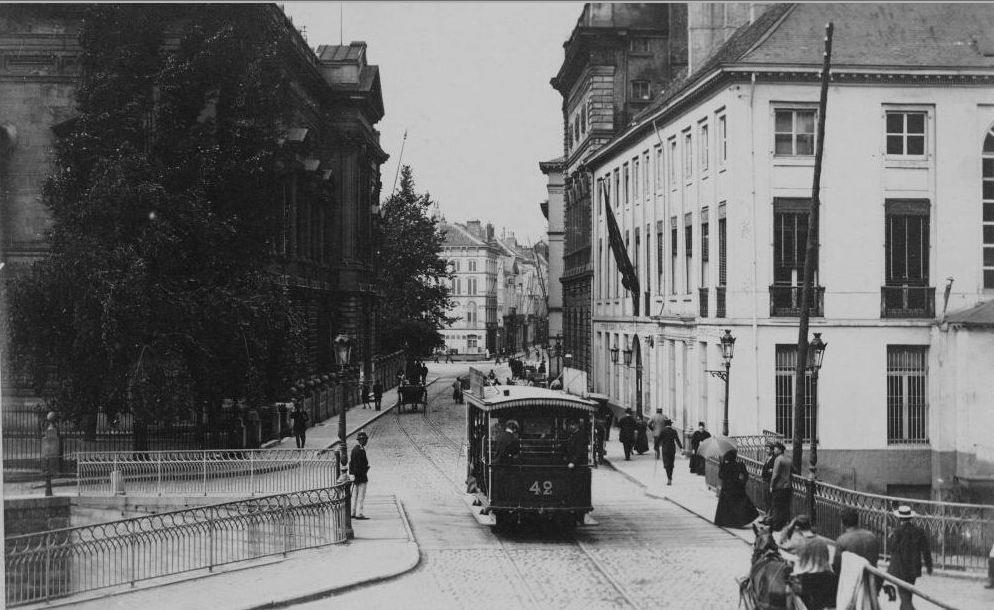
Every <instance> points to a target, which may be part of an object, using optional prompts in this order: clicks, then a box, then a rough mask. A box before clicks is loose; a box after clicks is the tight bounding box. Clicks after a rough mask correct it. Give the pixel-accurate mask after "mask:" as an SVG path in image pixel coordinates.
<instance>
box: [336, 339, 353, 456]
mask: <svg viewBox="0 0 994 610" xmlns="http://www.w3.org/2000/svg"><path fill="white" fill-rule="evenodd" d="M332 345H333V346H334V349H335V358H336V359H337V360H338V366H340V367H341V375H342V382H343V383H345V382H346V380H345V375H346V372H347V371H348V368H349V360H350V359H351V357H352V339H350V338H349V337H348V336H347V335H338V336H337V337H335V339H334V340H333V341H332ZM348 402H349V401H348V399H347V398H343V400H342V410H341V412H340V413H339V414H338V442H339V443H340V444H341V447H342V463H343V464H344V463H347V462H348V456H349V452H348V447H347V446H346V444H345V437H346V434H347V433H346V428H345V423H346V422H345V414H346V412H348V410H349V405H348Z"/></svg>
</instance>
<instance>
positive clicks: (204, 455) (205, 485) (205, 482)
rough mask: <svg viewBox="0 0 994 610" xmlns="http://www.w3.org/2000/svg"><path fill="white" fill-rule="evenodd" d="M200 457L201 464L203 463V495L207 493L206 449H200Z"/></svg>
mask: <svg viewBox="0 0 994 610" xmlns="http://www.w3.org/2000/svg"><path fill="white" fill-rule="evenodd" d="M200 457H201V460H202V461H203V465H204V478H203V483H204V495H205V496H206V495H207V452H206V451H201V452H200Z"/></svg>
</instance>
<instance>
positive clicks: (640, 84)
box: [632, 80, 649, 100]
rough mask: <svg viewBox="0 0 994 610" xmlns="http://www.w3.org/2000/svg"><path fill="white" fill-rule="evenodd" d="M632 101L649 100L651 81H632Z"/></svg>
mask: <svg viewBox="0 0 994 610" xmlns="http://www.w3.org/2000/svg"><path fill="white" fill-rule="evenodd" d="M632 99H633V100H647V99H649V81H647V80H633V81H632Z"/></svg>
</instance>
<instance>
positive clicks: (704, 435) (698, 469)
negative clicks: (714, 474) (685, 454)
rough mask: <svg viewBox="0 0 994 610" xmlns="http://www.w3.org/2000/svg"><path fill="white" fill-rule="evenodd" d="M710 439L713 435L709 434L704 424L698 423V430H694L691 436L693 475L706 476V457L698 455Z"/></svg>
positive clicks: (691, 469)
mask: <svg viewBox="0 0 994 610" xmlns="http://www.w3.org/2000/svg"><path fill="white" fill-rule="evenodd" d="M709 438H711V433H710V432H708V430H707V427H706V426H705V425H704V422H702V421H699V422H697V430H694V433H693V434H692V435H690V449H691V451H693V453H692V454H690V472H691V474H699V475H703V474H704V456H703V455H700V454H699V453H697V450H698V449H699V448H700V446H701V443H703V442H704V441H705V440H707V439H709Z"/></svg>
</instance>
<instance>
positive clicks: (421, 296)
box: [378, 165, 455, 356]
mask: <svg viewBox="0 0 994 610" xmlns="http://www.w3.org/2000/svg"><path fill="white" fill-rule="evenodd" d="M434 205H435V204H434V202H433V201H432V199H431V195H430V194H429V193H423V194H419V193H417V192H416V191H415V190H414V172H413V171H412V170H411V167H410V166H409V165H405V166H404V167H403V168H402V169H401V176H400V189H399V190H398V191H397V192H396V193H394V194H393V195H391V196H390V197H389V198H388V199H387V200H386V202H385V203H384V204H383V222H382V223H381V242H380V255H379V286H380V292H381V294H382V295H383V297H382V301H381V303H380V309H379V317H378V335H379V337H378V339H379V345H380V347H381V349H382V350H383V351H393V350H397V349H404V348H405V347H406V348H407V351H408V354H410V355H412V356H421V355H423V354H425V353H427V352H428V351H430V350H431V349H433V348H435V347H438V346H440V345H443V343H444V341H443V340H442V335H441V333H439V332H438V331H439V330H440V329H442V328H445V327H446V326H448V325H449V324H451V323H452V322H454V321H455V319H454V318H450V317H448V316H446V311H448V310H449V309H451V308H452V302H451V301H450V300H449V287H448V284H447V282H446V281H445V280H448V279H450V278H451V274H450V273H449V271H448V269H447V267H446V261H445V259H443V258H442V257H441V252H442V244H443V241H444V239H445V235H444V234H443V232H442V230H441V229H440V227H439V226H438V221H437V219H435V218H433V217H432V216H431V214H430V210H431V208H432V206H434Z"/></svg>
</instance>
